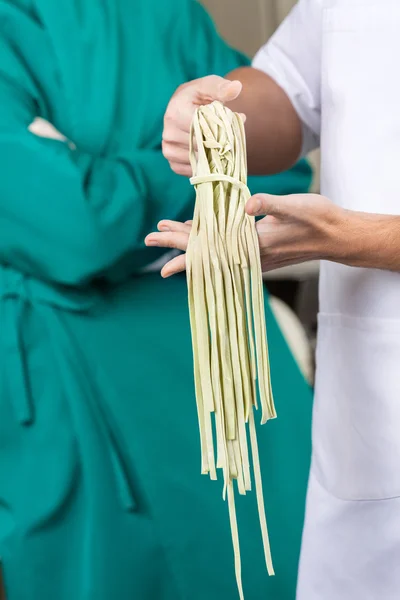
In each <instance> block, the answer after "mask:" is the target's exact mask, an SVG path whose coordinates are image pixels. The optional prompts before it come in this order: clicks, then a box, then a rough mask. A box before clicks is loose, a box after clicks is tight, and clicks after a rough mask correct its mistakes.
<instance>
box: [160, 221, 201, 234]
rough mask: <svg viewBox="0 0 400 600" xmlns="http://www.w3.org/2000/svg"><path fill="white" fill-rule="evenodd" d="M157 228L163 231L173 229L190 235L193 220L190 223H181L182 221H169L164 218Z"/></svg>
mask: <svg viewBox="0 0 400 600" xmlns="http://www.w3.org/2000/svg"><path fill="white" fill-rule="evenodd" d="M157 229H158V231H161V232H166V231H173V232H179V233H186V234H187V235H189V234H190V231H191V229H192V225H191V222H190V224H189V223H181V222H180V221H168V220H166V219H164V220H163V221H160V222H159V224H158V226H157Z"/></svg>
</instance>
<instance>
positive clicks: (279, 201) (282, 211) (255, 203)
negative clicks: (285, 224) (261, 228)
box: [246, 194, 288, 217]
mask: <svg viewBox="0 0 400 600" xmlns="http://www.w3.org/2000/svg"><path fill="white" fill-rule="evenodd" d="M287 204H288V197H287V196H272V195H271V194H256V195H255V196H252V197H251V198H250V199H249V200H248V201H247V204H246V212H247V214H248V215H250V216H253V217H259V216H265V215H271V216H273V217H284V216H286V215H287V213H288V211H287V209H288V206H287Z"/></svg>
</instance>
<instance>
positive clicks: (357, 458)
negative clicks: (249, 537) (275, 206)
mask: <svg viewBox="0 0 400 600" xmlns="http://www.w3.org/2000/svg"><path fill="white" fill-rule="evenodd" d="M254 67H256V68H258V69H260V70H262V71H265V72H266V73H268V74H269V75H271V76H272V77H273V78H274V79H275V80H276V81H277V83H278V84H279V85H280V86H281V87H282V88H283V89H284V90H285V92H286V93H287V95H288V96H289V98H290V100H291V102H292V103H293V106H294V107H295V109H296V111H297V113H298V114H299V116H300V118H301V120H302V122H303V129H304V136H303V139H304V144H303V145H304V148H303V151H304V153H305V152H307V151H308V150H311V149H313V148H315V147H317V146H318V145H320V146H321V153H322V173H321V186H322V193H323V194H324V195H326V196H327V197H328V198H330V199H331V200H332V201H333V202H335V203H336V204H338V205H339V206H342V207H345V208H347V209H351V210H359V211H364V212H371V213H381V214H397V215H398V214H400V1H399V0H300V2H299V3H298V4H297V5H296V7H295V8H294V10H293V11H292V12H291V14H290V15H289V17H288V18H287V19H286V21H285V22H284V23H283V25H282V26H281V27H280V29H279V30H278V31H277V33H276V34H275V35H274V36H273V38H272V39H271V41H270V42H269V43H268V44H267V45H266V46H265V47H263V48H262V49H261V50H260V51H259V53H258V54H257V55H256V57H255V59H254ZM318 336H319V340H318V349H317V377H316V397H315V407H314V418H313V459H312V467H311V475H310V482H309V491H308V500H307V514H306V523H305V530H304V536H303V547H302V556H301V561H300V574H299V583H298V594H297V597H298V600H399V599H400V274H398V273H392V272H388V271H380V270H374V269H361V268H354V267H347V266H343V265H339V264H335V263H330V262H326V263H323V264H322V267H321V281H320V314H319V330H318Z"/></svg>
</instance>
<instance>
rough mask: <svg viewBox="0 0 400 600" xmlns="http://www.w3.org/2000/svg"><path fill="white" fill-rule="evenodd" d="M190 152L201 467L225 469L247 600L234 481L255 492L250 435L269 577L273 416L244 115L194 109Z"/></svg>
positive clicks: (218, 108) (218, 107) (216, 106)
mask: <svg viewBox="0 0 400 600" xmlns="http://www.w3.org/2000/svg"><path fill="white" fill-rule="evenodd" d="M191 146H192V147H191V152H190V154H191V163H192V168H193V177H192V179H191V183H192V184H193V185H194V186H195V187H196V206H195V211H194V217H193V226H192V231H191V235H190V239H189V245H188V250H187V279H188V291H189V308H190V322H191V330H192V341H193V354H194V374H195V386H196V399H197V408H198V418H199V426H200V439H201V470H202V473H208V474H209V475H210V477H211V479H217V472H216V470H217V469H218V468H219V469H222V472H223V477H224V490H223V496H224V498H225V497H226V495H227V497H228V505H229V515H230V522H231V529H232V539H233V546H234V553H235V570H236V578H237V583H238V588H239V594H240V598H243V589H242V581H241V560H240V548H239V535H238V527H237V521H236V510H235V498H234V489H233V480H236V482H237V488H238V491H239V493H240V494H246V492H247V491H249V490H250V489H251V468H250V459H249V447H248V434H247V431H249V434H250V435H249V438H250V447H251V453H252V459H253V461H252V462H253V475H254V481H255V487H256V494H257V502H258V510H259V517H260V524H261V533H262V539H263V544H264V552H265V558H266V564H267V568H268V573H269V574H270V575H273V574H274V571H273V566H272V560H271V552H270V545H269V539H268V530H267V523H266V517H265V510H264V499H263V491H262V481H261V471H260V463H259V455H258V446H257V437H256V428H255V421H254V412H253V411H254V409H255V408H257V404H258V401H259V403H260V404H261V409H262V423H265V422H266V421H267V420H268V419H271V418H274V417H275V416H276V413H275V408H274V402H273V397H272V391H271V383H270V370H269V359H268V349H267V336H266V325H265V313H264V299H263V284H262V272H261V264H260V255H259V247H258V237H257V233H256V227H255V220H254V217H250V216H249V215H247V214H246V212H245V204H246V201H247V200H248V198H249V196H250V194H249V190H248V188H247V164H246V143H245V133H244V126H243V121H242V118H241V117H240V116H239V115H238V114H235V113H233V112H232V111H231V110H229V109H228V108H226V107H225V106H223V105H222V104H220V103H219V102H213V103H212V104H209V105H207V106H202V107H200V108H198V110H197V111H196V113H195V115H194V118H193V121H192V130H191ZM195 149H196V152H195ZM212 415H214V416H213V417H212ZM212 418H214V420H215V427H213V424H212ZM213 431H215V435H214V433H213ZM215 445H216V460H215V451H214V446H215Z"/></svg>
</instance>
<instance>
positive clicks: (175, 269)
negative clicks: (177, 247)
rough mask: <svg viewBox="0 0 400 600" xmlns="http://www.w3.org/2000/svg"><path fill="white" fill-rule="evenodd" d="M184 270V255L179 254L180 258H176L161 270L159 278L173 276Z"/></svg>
mask: <svg viewBox="0 0 400 600" xmlns="http://www.w3.org/2000/svg"><path fill="white" fill-rule="evenodd" d="M185 269H186V254H181V255H180V256H176V257H175V258H173V259H172V260H170V261H169V262H167V264H166V265H165V266H164V267H163V268H162V270H161V276H162V277H171V275H175V274H176V273H182V271H184V270H185Z"/></svg>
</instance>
